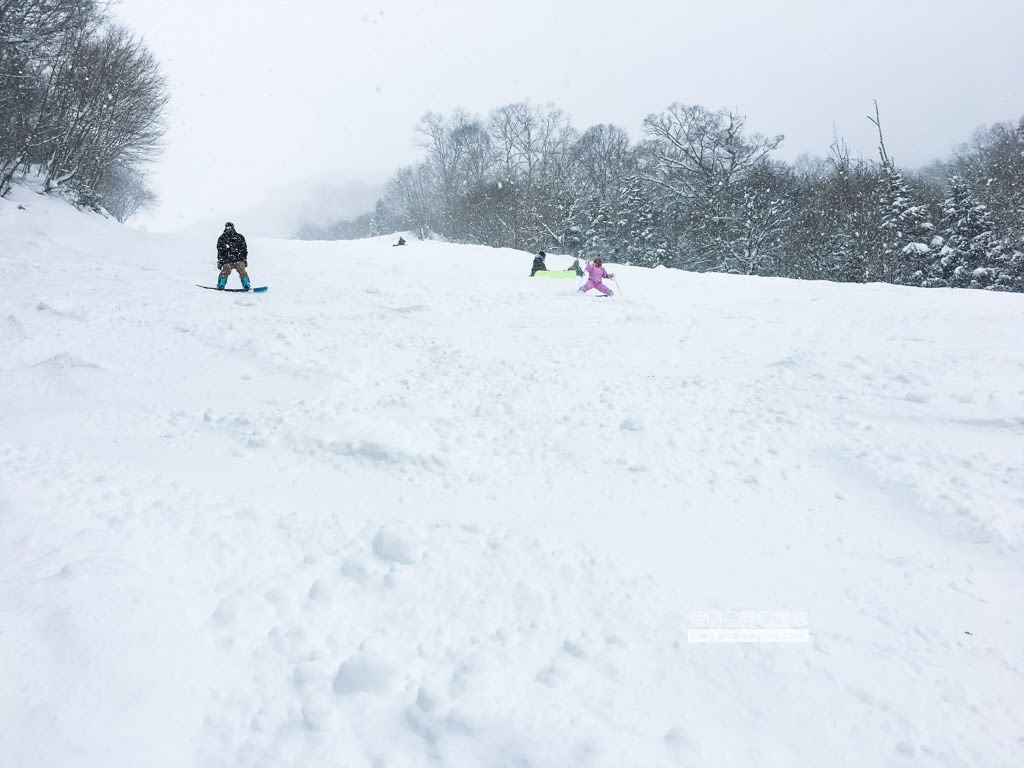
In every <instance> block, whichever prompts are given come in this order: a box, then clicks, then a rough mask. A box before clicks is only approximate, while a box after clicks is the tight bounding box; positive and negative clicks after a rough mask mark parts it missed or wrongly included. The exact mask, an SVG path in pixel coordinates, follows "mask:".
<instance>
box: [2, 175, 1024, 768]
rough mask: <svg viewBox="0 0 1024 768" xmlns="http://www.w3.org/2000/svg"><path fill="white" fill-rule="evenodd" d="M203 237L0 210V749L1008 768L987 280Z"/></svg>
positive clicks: (59, 762) (1006, 498) (999, 469)
mask: <svg viewBox="0 0 1024 768" xmlns="http://www.w3.org/2000/svg"><path fill="white" fill-rule="evenodd" d="M17 203H21V204H23V205H24V206H25V207H26V209H27V210H18V208H17V205H16V204H17ZM238 224H239V228H240V230H241V231H242V232H243V233H244V232H245V227H244V223H243V222H238ZM216 234H217V233H212V234H211V237H210V238H208V239H203V240H198V239H186V238H172V237H157V236H152V235H146V234H144V233H139V232H135V231H132V230H130V229H125V228H122V227H119V226H117V225H114V224H112V223H110V222H107V221H104V220H102V219H99V218H96V217H91V216H87V215H84V214H80V213H78V212H75V211H73V210H72V209H70V208H68V207H67V206H66V205H64V204H62V203H59V202H56V201H53V200H48V199H46V198H42V197H39V196H36V195H29V194H26V193H24V192H17V193H16V195H15V200H14V201H13V202H12V201H7V200H0V285H2V286H3V301H2V304H0V306H2V309H0V392H2V394H3V400H2V408H0V521H2V525H0V660H2V663H0V754H2V755H5V756H8V757H7V758H5V760H10V765H13V766H67V765H74V766H97V767H99V766H103V768H112V767H113V766H126V767H127V766H139V765H147V766H168V767H170V766H176V767H180V766H258V765H267V766H271V765H273V766H284V765H302V766H321V765H323V766H328V765H339V764H343V765H346V766H384V765H390V766H418V765H452V766H469V765H494V766H499V765H501V766H504V765H509V766H511V765H518V766H526V765H528V766H552V767H554V766H568V765H574V766H625V765H643V766H661V765H664V766H676V765H685V766H691V765H696V766H704V765H707V766H748V765H751V764H753V763H755V762H756V764H758V765H767V766H792V765H807V766H817V765H829V766H851V768H852V767H854V766H856V767H858V768H860V767H861V766H866V765H872V766H889V765H892V766H900V765H935V766H972V767H974V766H1010V765H1014V764H1016V762H1017V761H1018V760H1019V756H1020V753H1021V749H1022V745H1021V741H1020V739H1021V736H1020V728H1019V712H1020V711H1022V709H1024V621H1022V619H1021V617H1020V615H1019V610H1016V609H1017V608H1019V605H1020V594H1021V587H1022V584H1024V566H1022V561H1021V557H1020V554H1021V549H1022V546H1024V348H1022V347H1021V345H1020V341H1019V328H1021V327H1022V321H1024V303H1022V302H1021V297H1020V296H1016V295H1008V294H992V293H982V292H970V291H956V292H954V291H945V290H934V291H928V290H920V289H917V290H914V289H901V288H897V287H892V286H880V285H868V286H853V285H834V284H828V283H796V282H790V281H785V280H771V279H751V278H742V277H732V276H724V275H695V274H687V273H679V272H673V271H669V270H663V269H659V270H654V271H645V270H639V269H630V268H627V267H618V266H616V267H614V268H613V269H612V271H613V272H615V273H616V274H617V276H618V278H619V283H620V284H621V286H622V289H623V292H624V295H625V298H621V297H616V298H613V299H609V300H603V299H602V300H596V299H588V298H581V297H578V296H576V295H574V293H573V291H574V285H573V284H572V283H571V281H565V284H560V285H559V284H552V282H549V281H539V280H530V279H529V278H528V277H527V275H528V274H529V266H530V261H531V257H530V256H529V255H527V254H523V253H519V252H515V251H501V250H492V249H485V248H478V247H471V246H457V245H449V244H444V243H434V242H422V243H421V242H416V241H414V240H410V245H409V246H408V247H405V248H392V247H391V243H392V242H393V241H394V238H378V239H372V240H366V241H356V242H345V243H300V242H286V241H261V240H251V241H250V253H251V257H250V273H251V274H252V276H253V279H254V283H258V284H267V285H269V286H270V292H269V293H268V294H266V295H263V296H253V295H246V294H231V295H224V294H216V293H214V292H212V291H201V290H199V289H197V288H194V287H192V283H194V282H203V281H204V280H207V279H209V280H212V279H213V276H214V272H215V270H214V267H213V261H214V258H213V255H212V253H213V240H214V238H215V236H216ZM558 259H559V257H557V256H550V257H549V261H548V263H549V265H550V266H552V268H557V267H559V266H563V265H562V264H561V263H560V262H559V261H558ZM565 261H566V264H567V263H568V260H567V259H566V260H565ZM233 280H237V278H233ZM744 609H750V610H787V611H797V612H805V613H806V615H807V618H808V629H809V631H810V638H811V639H810V642H809V643H806V644H785V645H780V644H724V643H722V644H697V643H688V642H687V629H688V626H689V622H690V618H691V617H690V614H691V613H693V612H699V611H707V610H723V611H724V610H744Z"/></svg>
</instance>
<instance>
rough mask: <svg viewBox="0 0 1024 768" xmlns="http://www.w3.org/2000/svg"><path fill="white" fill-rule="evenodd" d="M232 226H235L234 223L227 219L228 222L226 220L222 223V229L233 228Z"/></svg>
mask: <svg viewBox="0 0 1024 768" xmlns="http://www.w3.org/2000/svg"><path fill="white" fill-rule="evenodd" d="M234 228H235V225H234V224H232V223H231V222H230V221H229V222H226V223H225V224H224V229H234Z"/></svg>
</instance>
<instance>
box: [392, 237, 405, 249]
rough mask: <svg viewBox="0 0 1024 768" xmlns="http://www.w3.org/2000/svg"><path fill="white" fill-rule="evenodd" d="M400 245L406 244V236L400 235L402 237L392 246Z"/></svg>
mask: <svg viewBox="0 0 1024 768" xmlns="http://www.w3.org/2000/svg"><path fill="white" fill-rule="evenodd" d="M400 245H405V238H404V237H400V238H398V242H397V243H395V244H394V245H393V246H391V247H392V248H397V247H398V246H400Z"/></svg>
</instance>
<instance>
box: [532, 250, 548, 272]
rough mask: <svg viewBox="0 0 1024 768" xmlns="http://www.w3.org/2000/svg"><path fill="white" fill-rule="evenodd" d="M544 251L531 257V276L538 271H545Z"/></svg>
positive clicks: (546, 269)
mask: <svg viewBox="0 0 1024 768" xmlns="http://www.w3.org/2000/svg"><path fill="white" fill-rule="evenodd" d="M544 256H545V254H544V251H541V252H540V253H538V254H537V255H536V256H535V257H534V258H533V269H531V270H530V277H533V276H534V275H535V274H537V273H538V272H547V271H548V268H547V267H546V266H544Z"/></svg>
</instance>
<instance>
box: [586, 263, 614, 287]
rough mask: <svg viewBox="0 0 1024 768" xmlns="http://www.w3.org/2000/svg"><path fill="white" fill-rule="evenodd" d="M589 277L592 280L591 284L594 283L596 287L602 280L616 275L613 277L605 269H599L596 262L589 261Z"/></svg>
mask: <svg viewBox="0 0 1024 768" xmlns="http://www.w3.org/2000/svg"><path fill="white" fill-rule="evenodd" d="M587 277H588V278H590V282H592V283H594V284H595V285H596V284H597V283H600V282H601V280H603V279H604V278H606V277H614V275H612V274H611V273H610V272H609V271H608V270H607V269H605V268H604V267H599V266H597V265H596V264H595V263H594V262H592V261H588V262H587Z"/></svg>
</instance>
